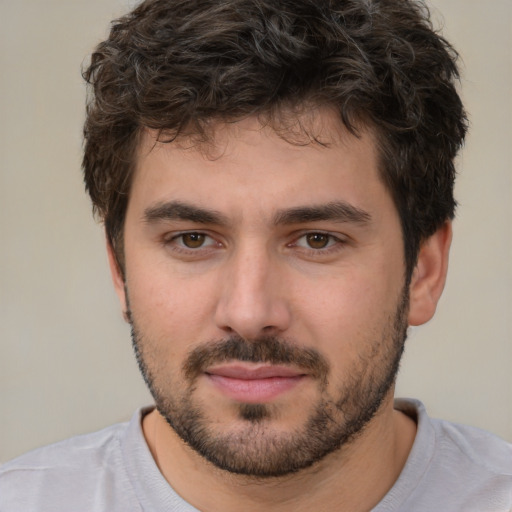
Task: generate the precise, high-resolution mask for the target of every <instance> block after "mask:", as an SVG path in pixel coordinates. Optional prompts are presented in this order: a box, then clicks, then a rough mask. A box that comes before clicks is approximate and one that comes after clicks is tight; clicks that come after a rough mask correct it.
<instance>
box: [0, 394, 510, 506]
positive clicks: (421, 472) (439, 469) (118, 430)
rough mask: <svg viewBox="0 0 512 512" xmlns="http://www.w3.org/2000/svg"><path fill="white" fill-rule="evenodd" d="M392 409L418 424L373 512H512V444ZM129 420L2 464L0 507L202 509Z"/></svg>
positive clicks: (407, 405)
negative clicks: (175, 484)
mask: <svg viewBox="0 0 512 512" xmlns="http://www.w3.org/2000/svg"><path fill="white" fill-rule="evenodd" d="M395 407H396V408H397V409H400V410H402V411H403V412H405V413H406V414H408V415H409V416H411V417H413V418H414V419H415V420H416V421H417V423H418V431H417V435H416V439H415V441H414V445H413V447H412V450H411V453H410V454H409V458H408V460H407V463H406V465H405V467H404V468H403V470H402V473H401V474H400V477H399V478H398V480H397V481H396V482H395V485H394V486H393V487H392V488H391V490H390V491H389V492H388V494H387V495H386V496H385V497H384V498H383V499H382V501H381V502H380V503H379V505H377V506H376V507H375V508H374V509H373V511H372V512H391V511H393V512H511V511H512V445H511V444H509V443H506V442H505V441H503V440H501V439H499V438H497V437H496V436H494V435H492V434H490V433H488V432H484V431H482V430H478V429H475V428H472V427H466V426H462V425H455V424H452V423H448V422H446V421H441V420H434V419H430V418H429V417H428V416H427V413H426V412H425V409H424V407H423V405H422V404H421V403H420V402H418V401H415V400H397V401H396V402H395ZM145 412H147V410H146V411H144V410H139V411H137V412H136V413H135V414H134V416H133V418H132V419H131V421H130V422H129V423H120V424H117V425H113V426H111V427H109V428H106V429H104V430H101V431H100V432H96V433H93V434H87V435H83V436H77V437H73V438H71V439H68V440H66V441H62V442H60V443H57V444H54V445H50V446H47V447H44V448H39V449H37V450H34V451H33V452H30V453H28V454H26V455H23V456H21V457H18V458H17V459H15V460H13V461H11V462H9V463H7V464H5V465H4V466H2V467H1V468H0V512H99V511H105V512H135V511H141V512H142V511H146V512H149V511H151V512H197V509H196V508H194V507H192V506H191V505H190V504H188V503H187V502H186V501H184V500H183V499H182V498H181V497H180V496H178V494H177V493H176V492H175V491H174V490H173V489H172V487H171V486H170V485H169V484H168V483H167V481H166V480H165V479H164V477H163V476H162V474H161V473H160V472H159V470H158V467H157V466H156V464H155V461H154V460H153V458H152V456H151V453H150V451H149V448H148V446H147V444H146V442H145V439H144V436H143V433H142V428H141V417H142V415H143V414H144V413H145Z"/></svg>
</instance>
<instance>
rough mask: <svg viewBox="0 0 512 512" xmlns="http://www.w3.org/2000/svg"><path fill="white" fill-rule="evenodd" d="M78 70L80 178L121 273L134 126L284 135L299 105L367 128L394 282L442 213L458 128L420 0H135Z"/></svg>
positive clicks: (450, 76) (459, 118)
mask: <svg viewBox="0 0 512 512" xmlns="http://www.w3.org/2000/svg"><path fill="white" fill-rule="evenodd" d="M212 20H215V21H214V22H212ZM84 77H85V79H86V80H87V82H88V83H89V84H90V86H91V89H90V90H91V93H92V94H91V97H90V101H89V104H88V109H87V120H86V123H85V128H84V133H85V156H84V161H83V168H84V175H85V183H86V188H87V190H88V191H89V194H90V196H91V199H92V202H93V205H94V209H95V211H96V212H97V213H98V214H99V216H100V217H101V218H102V219H103V221H104V223H105V228H106V233H107V237H108V239H109V241H110V243H111V244H112V246H113V248H114V250H115V253H116V256H117V259H118V263H119V265H120V267H121V270H122V269H123V266H124V263H123V225H124V219H125V215H126V208H127V204H128V199H129V196H130V186H131V183H132V178H133V170H134V163H135V155H136V151H137V148H138V147H139V143H140V137H141V134H142V133H143V131H144V130H145V129H147V128H149V129H152V130H156V131H157V132H158V133H159V134H160V139H161V140H169V141H170V140H173V139H175V138H180V137H182V136H189V135H191V134H192V135H194V136H196V137H197V138H199V139H203V140H205V139H206V140H207V139H208V138H209V137H211V129H210V127H211V126H212V125H214V124H215V123H216V122H219V121H221V122H234V121H237V120H240V119H244V118H246V117H249V116H252V115H257V116H259V117H260V118H261V119H262V120H263V122H264V123H268V124H270V125H271V126H273V127H274V128H275V129H276V131H277V132H278V133H282V134H283V136H285V137H286V136H289V135H293V132H296V131H297V130H299V131H300V130H304V131H308V127H307V126H305V127H301V126H300V125H299V126H298V125H297V123H295V122H294V119H297V117H298V115H299V114H300V113H303V112H304V111H307V110H308V109H311V108H315V107H330V108H333V109H334V110H335V111H336V112H337V114H338V116H339V121H340V123H342V124H343V125H344V126H345V127H346V128H347V129H348V130H349V131H351V132H352V133H354V134H357V133H358V132H359V131H360V129H361V128H362V127H364V128H369V129H371V130H372V132H373V134H374V136H375V140H376V144H377V145H378V149H379V155H378V156H379V169H380V172H381V178H382V180H383V182H384V183H385V184H386V186H387V188H388V190H389V192H390V194H391V195H392V197H393V200H394V202H395V206H396V208H397V211H398V214H399V216H400V221H401V226H402V232H403V241H404V254H405V261H406V277H407V278H410V275H411V273H412V271H413V269H414V265H415V262H416V257H417V254H418V250H419V247H420V244H421V242H422V241H424V240H426V239H427V238H428V237H429V236H430V235H432V234H433V233H434V232H435V231H436V230H437V229H438V228H439V227H440V226H442V224H443V223H445V222H446V221H447V220H449V219H451V218H452V217H453V215H454V209H455V200H454V197H453V184H454V179H455V169H454V163H453V161H454V158H455V156H456V153H457V151H458V149H459V148H460V147H461V145H462V142H463V139H464V135H465V131H466V120H465V114H464V110H463V107H462V104H461V101H460V98H459V96H458V94H457V92H456V88H455V84H454V82H455V80H456V79H457V78H458V71H457V66H456V53H455V51H454V50H453V49H452V47H451V46H450V45H449V44H448V43H447V41H446V40H444V39H443V38H442V37H441V36H439V35H438V34H436V33H435V32H433V30H432V27H431V24H430V22H429V19H428V11H427V9H426V7H425V6H424V5H423V4H422V3H421V2H419V1H403V0H364V1H363V0H338V1H335V0H331V1H327V0H325V1H316V0H298V1H296V0H289V1H288V0H282V1H279V2H276V1H274V0H272V1H270V0H232V1H225V2H217V1H213V0H212V1H206V0H202V1H200V0H192V1H191V0H173V1H169V0H153V1H146V2H143V3H142V4H141V5H140V6H139V7H138V8H136V9H135V10H134V11H133V12H131V13H130V14H128V15H127V16H125V17H123V18H121V19H119V20H117V21H115V22H114V23H113V26H112V30H111V33H110V37H109V38H108V39H107V40H106V41H104V42H103V43H101V44H99V45H98V47H97V48H96V51H95V52H94V53H93V55H92V59H91V63H90V66H89V67H88V69H86V70H85V72H84ZM290 131H291V132H292V133H291V134H290ZM304 135H306V136H307V137H308V138H309V139H310V141H311V142H312V143H314V142H315V140H316V139H317V136H316V134H315V133H305V134H304ZM320 142H321V141H320Z"/></svg>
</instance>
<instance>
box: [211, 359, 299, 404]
mask: <svg viewBox="0 0 512 512" xmlns="http://www.w3.org/2000/svg"><path fill="white" fill-rule="evenodd" d="M205 375H206V377H207V378H208V379H209V380H210V382H211V383H212V384H213V386H214V387H215V388H216V389H217V390H219V391H220V392H221V393H222V394H224V395H225V396H227V397H228V398H231V399H233V400H235V401H237V402H243V403H267V402H270V401H272V400H274V399H275V398H277V397H279V396H280V395H283V394H284V393H286V392H288V391H291V390H292V389H293V388H295V387H296V386H298V385H299V383H300V382H301V381H302V380H303V379H305V378H306V377H307V375H306V374H304V373H302V372H301V371H300V370H297V369H294V368H290V367H287V366H274V365H267V364H263V365H245V364H227V365H222V366H215V367H212V368H209V369H208V370H207V371H206V372H205Z"/></svg>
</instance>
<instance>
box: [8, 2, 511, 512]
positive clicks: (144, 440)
mask: <svg viewBox="0 0 512 512" xmlns="http://www.w3.org/2000/svg"><path fill="white" fill-rule="evenodd" d="M84 75H85V78H86V80H87V81H88V83H89V84H90V85H91V89H92V96H91V99H90V102H89V106H88V112H87V120H86V125H85V141H86V144H85V156H84V164H83V167H84V174H85V182H86V187H87V190H88V191H89V194H90V196H91V199H92V201H93V205H94V208H95V210H96V211H97V213H98V214H99V215H100V217H101V218H102V220H103V221H104V223H105V230H106V234H107V250H108V254H109V260H110V266H111V270H112V276H113V281H114V285H115V288H116V291H117V293H118V296H119V299H120V302H121V307H122V309H123V312H124V315H125V318H126V320H127V321H128V322H129V323H130V324H131V327H132V339H133V345H134V349H135V353H136V356H137V360H138V363H139V366H140V369H141V372H142V374H143V376H144V379H145V381H146V383H147V384H148V386H149V389H150V390H151V392H152V395H153V397H154V400H155V404H156V407H155V408H151V407H150V408H146V409H143V410H141V411H138V412H137V413H136V414H135V415H134V417H133V419H132V421H131V422H130V423H129V424H122V425H115V426H113V427H110V428H108V429H106V430H104V431H101V432H99V433H95V434H91V435H87V436H81V437H79V438H74V439H71V440H68V441H65V442H63V443H59V444H57V445H53V446H50V447H47V448H43V449H40V450H37V451H35V452H33V453H32V454H29V455H26V456H24V457H20V458H19V459H17V460H15V461H13V462H11V463H9V464H7V465H6V466H4V468H2V470H1V473H0V510H2V511H4V510H6V511H11V510H20V511H21V510H23V511H31V510H37V511H39V510H40V511H50V510H51V511H57V510H66V511H69V510H74V511H82V510H83V511H86V510H87V511H90V510H108V511H117V510H119V511H129V510H176V511H194V510H200V511H204V512H210V511H211V512H216V511H228V512H229V511H235V510H236V511H239V510H244V511H245V510H248V511H252V510H258V511H259V510H279V511H289V510H293V511H303V510H319V511H330V510H349V511H368V510H374V511H388V510H400V511H411V510H414V511H429V512H431V511H433V510H443V511H448V512H451V511H461V510H464V511H510V510H511V509H512V447H511V446H510V445H509V444H507V443H505V442H504V441H501V440H499V439H497V438H495V437H494V436H492V435H491V434H488V433H485V432H482V431H478V430H476V429H472V428H469V427H463V426H458V425H453V424H449V423H447V422H442V421H438V420H431V419H430V418H429V417H428V416H427V414H426V412H425V410H424V408H423V406H422V405H421V404H420V403H419V402H415V401H405V400H396V401H394V399H393V396H394V383H395V378H396V374H397V371H398V366H399V362H400V357H401V354H402V351H403V347H404V342H405V339H406V334H407V327H408V326H409V325H420V324H423V323H425V322H427V321H428V320H429V319H430V318H431V317H432V316H433V314H434V312H435V309H436V305H437V301H438V299H439V297H440V295H441V293H442V289H443V286H444V282H445V278H446V272H447V264H448V252H449V246H450V241H451V219H452V218H453V214H454V207H455V201H454V199H453V181H454V174H455V172H454V166H453V160H454V158H455V155H456V153H457V151H458V149H459V148H460V146H461V144H462V142H463V139H464V135H465V131H466V122H465V114H464V110H463V107H462V104H461V102H460V99H459V97H458V95H457V92H456V89H455V86H454V82H455V80H456V79H457V76H458V75H457V67H456V54H455V52H454V50H453V49H452V48H451V47H450V45H449V44H448V43H447V42H446V41H445V40H444V39H443V38H441V37H440V36H438V35H437V34H435V33H434V32H433V31H432V29H431V27H430V24H429V22H428V17H427V13H426V11H425V9H424V8H423V7H422V6H421V5H419V4H416V3H414V2H412V1H404V0H381V1H377V0H373V1H362V0H332V1H327V0H325V1H323V0H322V1H318V0H315V1H313V0H294V1H293V2H292V1H288V0H225V1H222V2H219V1H218V0H201V1H194V0H192V1H191V0H187V1H184V0H166V1H164V0H147V1H146V2H143V3H142V4H141V5H140V6H139V7H137V8H136V9H135V10H134V11H133V12H132V13H130V14H128V15H127V16H125V17H124V18H122V19H120V20H118V21H117V22H115V24H114V25H113V28H112V31H111V33H110V36H109V38H108V39H107V40H106V41H105V42H103V43H102V44H100V45H99V46H98V48H97V50H96V52H95V53H94V54H93V56H92V59H91V63H90V66H89V68H88V69H87V70H86V71H85V73H84Z"/></svg>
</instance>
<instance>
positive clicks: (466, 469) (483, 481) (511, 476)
mask: <svg viewBox="0 0 512 512" xmlns="http://www.w3.org/2000/svg"><path fill="white" fill-rule="evenodd" d="M395 407H396V408H397V409H399V410H401V411H402V412H404V413H405V414H407V415H409V416H411V417H413V418H414V419H415V420H416V422H417V425H418V430H417V434H416V439H415V441H414V445H413V447H412V450H411V452H410V454H409V458H408V460H407V463H406V465H405V467H404V469H403V471H402V474H401V475H400V477H399V479H398V481H397V483H396V484H395V486H394V487H393V489H392V490H391V492H390V493H389V496H388V497H387V498H386V500H385V501H384V503H383V505H384V504H385V505H386V507H387V506H388V505H389V504H392V505H393V506H392V507H391V508H386V507H382V508H381V509H377V510H410V507H412V506H413V505H414V510H418V511H428V512H430V511H431V510H440V509H442V510H446V511H452V510H453V511H455V510H457V511H458V510H464V511H467V512H482V511H492V512H510V511H511V510H512V444H511V443H508V442H506V441H504V440H503V439H500V438H499V437H497V436H495V435H494V434H491V433H490V432H486V431H484V430H481V429H478V428H475V427H469V426H466V425H460V424H456V423H450V422H448V421H444V420H439V419H432V418H430V417H429V416H428V415H427V413H426V411H425V408H424V406H423V405H422V404H421V402H418V401H416V400H397V401H396V402H395ZM397 504H399V505H400V506H397ZM440 507H441V508H440Z"/></svg>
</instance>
